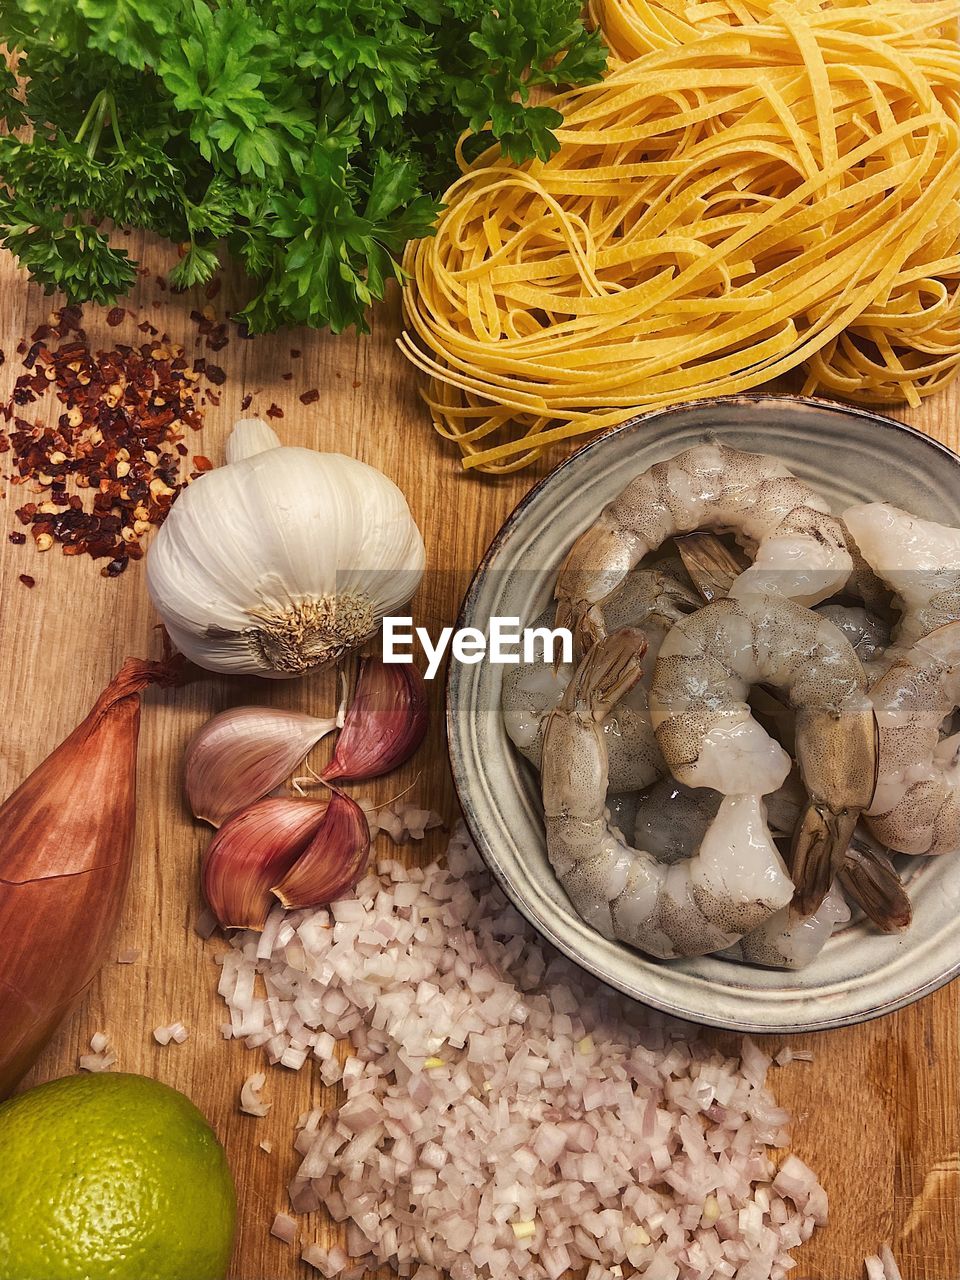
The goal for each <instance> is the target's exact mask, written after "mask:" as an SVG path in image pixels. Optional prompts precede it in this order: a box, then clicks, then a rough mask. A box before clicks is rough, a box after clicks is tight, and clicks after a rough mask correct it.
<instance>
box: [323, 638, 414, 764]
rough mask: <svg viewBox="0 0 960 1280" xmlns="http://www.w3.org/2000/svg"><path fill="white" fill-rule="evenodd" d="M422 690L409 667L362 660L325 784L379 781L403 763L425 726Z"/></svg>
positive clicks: (378, 660) (366, 659)
mask: <svg viewBox="0 0 960 1280" xmlns="http://www.w3.org/2000/svg"><path fill="white" fill-rule="evenodd" d="M429 718H430V717H429V711H428V708H427V687H426V683H425V682H424V679H423V676H422V675H421V674H420V672H419V670H418V669H417V668H416V667H415V666H413V665H412V663H393V662H390V663H388V662H384V661H383V660H382V659H381V658H377V657H371V658H363V659H362V660H361V663H360V678H359V680H358V681H357V691H356V694H355V695H354V699H353V702H352V703H351V704H350V708H349V710H348V711H347V718H346V720H345V722H344V726H343V729H342V730H341V732H340V736H339V737H338V738H337V747H336V751H335V752H334V755H333V759H332V760H331V761H330V763H329V764H328V765H327V767H326V768H325V769H324V770H323V771H322V773H321V774H320V776H321V778H323V779H324V781H325V782H333V781H335V780H336V781H341V782H342V781H351V782H362V781H365V780H366V779H367V778H379V777H380V775H381V774H384V773H389V772H390V770H391V769H396V768H397V767H398V766H399V765H401V764H403V763H404V761H406V760H409V759H410V757H411V756H412V755H413V753H414V752H415V751H416V749H417V748H418V747H419V746H420V743H421V742H422V741H423V739H424V737H425V735H426V732H427V726H428V724H429Z"/></svg>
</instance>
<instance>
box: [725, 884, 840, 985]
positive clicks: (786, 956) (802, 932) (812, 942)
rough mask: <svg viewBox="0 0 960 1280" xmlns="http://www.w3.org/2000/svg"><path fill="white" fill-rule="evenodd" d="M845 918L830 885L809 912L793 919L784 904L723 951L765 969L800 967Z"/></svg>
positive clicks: (732, 957) (807, 962)
mask: <svg viewBox="0 0 960 1280" xmlns="http://www.w3.org/2000/svg"><path fill="white" fill-rule="evenodd" d="M849 919H850V908H849V907H848V906H847V904H846V902H844V900H843V895H842V894H841V893H840V892H839V891H838V890H837V888H836V887H835V886H834V887H833V888H831V889H830V890H829V891H828V893H827V895H826V897H825V898H824V900H823V902H821V903H820V906H819V907H818V908H817V909H816V911H815V912H814V913H813V915H810V916H803V917H801V918H800V919H799V920H797V919H794V918H793V916H792V914H791V912H790V909H789V908H788V907H785V908H784V909H783V910H782V911H778V912H777V913H776V915H773V916H771V917H770V919H769V920H767V921H765V922H764V923H763V924H762V925H760V927H759V928H758V929H754V930H753V931H752V932H751V933H748V934H746V935H745V936H744V937H742V938H741V939H740V941H739V942H738V943H735V944H734V946H733V947H732V948H731V949H730V950H729V951H728V952H726V953H725V954H727V955H729V956H730V958H731V959H735V960H745V961H746V962H747V963H748V964H758V965H762V966H763V967H764V968H767V969H804V968H806V966H807V965H808V964H812V963H813V961H814V960H816V958H817V956H818V955H819V954H820V952H821V951H822V950H823V948H824V947H825V946H826V944H827V943H828V942H829V941H830V937H831V935H832V934H833V932H834V930H835V929H836V927H837V925H838V924H846V923H847V922H848V921H849Z"/></svg>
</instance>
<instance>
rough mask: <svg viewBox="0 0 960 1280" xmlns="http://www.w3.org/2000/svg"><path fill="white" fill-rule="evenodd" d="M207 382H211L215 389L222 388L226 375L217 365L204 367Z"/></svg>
mask: <svg viewBox="0 0 960 1280" xmlns="http://www.w3.org/2000/svg"><path fill="white" fill-rule="evenodd" d="M206 370H207V381H208V382H212V383H213V385H214V386H215V387H222V386H223V384H224V383H225V382H226V380H227V375H226V374H225V373H224V371H223V370H222V369H221V368H220V366H219V365H218V364H208V365H206Z"/></svg>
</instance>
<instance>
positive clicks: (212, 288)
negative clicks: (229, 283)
mask: <svg viewBox="0 0 960 1280" xmlns="http://www.w3.org/2000/svg"><path fill="white" fill-rule="evenodd" d="M222 287H223V280H222V279H221V278H220V276H214V277H213V279H212V280H210V281H209V282H208V283H207V286H206V288H205V289H204V291H203V292H204V294H205V295H206V297H207V298H209V299H211V300H212V299H214V298H215V297H216V296H217V294H218V293H219V292H220V290H221V288H222Z"/></svg>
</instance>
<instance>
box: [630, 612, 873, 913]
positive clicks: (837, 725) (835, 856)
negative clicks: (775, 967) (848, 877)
mask: <svg viewBox="0 0 960 1280" xmlns="http://www.w3.org/2000/svg"><path fill="white" fill-rule="evenodd" d="M759 683H765V684H770V685H773V686H774V687H775V688H779V689H781V690H783V692H784V693H785V694H786V695H787V698H788V700H789V703H790V705H791V707H792V708H793V709H794V712H795V724H796V735H795V750H796V755H797V762H798V765H799V768H800V774H801V777H802V779H803V783H804V786H805V787H806V790H807V793H808V796H809V800H808V802H807V805H806V808H805V810H804V812H803V814H802V815H801V819H800V822H799V823H798V825H797V827H796V831H795V833H794V837H793V845H792V850H791V867H792V869H793V875H794V879H795V880H796V882H797V897H796V901H795V903H794V915H795V916H809V915H812V914H813V913H814V912H815V911H816V910H817V908H818V907H819V906H820V903H821V902H822V901H823V899H824V897H825V896H826V893H827V891H828V889H829V888H830V885H831V884H832V882H833V880H834V877H835V876H836V874H837V872H838V871H839V870H840V868H841V866H842V864H843V858H844V854H845V852H846V849H847V845H848V844H849V842H850V837H851V836H852V835H853V830H854V827H855V826H856V823H857V818H858V817H859V815H860V812H861V811H862V810H863V809H865V808H866V807H867V806H868V805H869V804H870V801H871V799H872V797H873V788H874V781H875V777H876V767H877V766H876V759H877V757H876V741H875V725H874V719H873V710H872V706H871V703H870V700H869V698H868V697H867V679H866V676H865V674H864V670H863V666H862V664H861V662H860V660H859V658H858V657H857V655H856V654H855V653H854V651H853V649H852V647H851V645H850V642H849V641H848V640H847V639H846V638H845V637H844V636H843V635H842V634H841V633H840V632H839V631H838V630H837V628H836V627H835V626H834V625H833V623H832V622H829V621H828V620H827V619H826V618H821V617H819V616H818V615H817V614H816V613H814V612H813V611H812V610H810V609H805V608H803V606H802V605H798V604H796V603H795V602H794V601H792V600H786V599H784V598H782V597H778V596H771V595H748V596H744V597H742V598H740V599H733V598H729V599H726V600H717V601H715V602H714V603H713V604H709V605H706V606H705V607H704V608H703V609H701V610H699V612H697V613H694V614H691V615H690V616H689V617H687V618H683V619H682V620H681V621H680V622H678V623H677V624H676V625H675V626H674V628H673V630H672V631H671V632H670V634H669V635H668V636H667V638H666V640H664V642H663V645H662V646H661V649H660V656H659V658H658V660H657V665H656V670H655V672H654V678H653V685H652V687H651V690H650V699H649V702H650V716H651V719H652V721H653V725H654V728H655V729H656V734H657V742H658V743H659V746H660V750H661V751H662V752H663V757H664V759H665V760H666V762H667V764H668V765H669V766H670V770H671V772H672V773H673V775H674V777H675V778H677V779H678V780H679V781H681V782H684V783H686V785H687V786H690V787H712V788H713V789H714V790H715V791H719V792H721V793H722V794H723V795H725V796H734V795H740V794H744V793H757V794H760V795H767V794H769V793H770V792H773V791H776V790H777V788H778V787H780V786H781V785H782V783H783V782H784V780H785V778H786V777H787V775H788V773H789V772H790V767H791V759H790V756H789V755H788V754H787V752H786V751H784V749H783V747H781V746H780V744H779V743H777V742H776V741H774V739H773V738H771V737H770V735H769V734H768V733H767V732H766V730H765V729H763V728H762V727H761V725H760V724H759V722H758V721H757V720H756V719H754V717H753V715H752V713H751V710H750V707H749V705H748V703H747V701H746V695H747V691H748V689H749V687H750V686H751V685H753V684H759Z"/></svg>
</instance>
